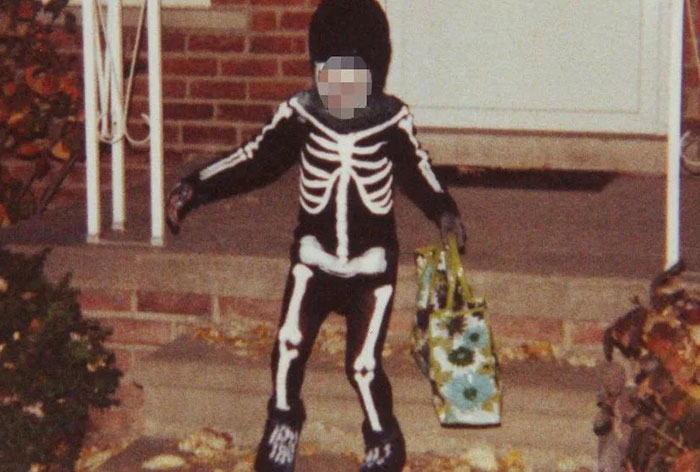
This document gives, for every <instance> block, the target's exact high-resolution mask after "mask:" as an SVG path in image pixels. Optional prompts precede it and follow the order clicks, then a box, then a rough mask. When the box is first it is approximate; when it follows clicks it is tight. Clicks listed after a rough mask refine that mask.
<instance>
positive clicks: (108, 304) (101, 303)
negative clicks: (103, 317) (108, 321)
mask: <svg viewBox="0 0 700 472" xmlns="http://www.w3.org/2000/svg"><path fill="white" fill-rule="evenodd" d="M78 300H79V302H80V306H81V308H82V309H83V310H109V311H129V310H131V292H127V291H122V290H103V289H83V290H81V291H80V296H79V298H78Z"/></svg>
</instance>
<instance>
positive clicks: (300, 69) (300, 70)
mask: <svg viewBox="0 0 700 472" xmlns="http://www.w3.org/2000/svg"><path fill="white" fill-rule="evenodd" d="M282 75H288V76H294V77H311V65H310V63H309V61H308V60H307V59H290V60H288V61H284V62H282Z"/></svg>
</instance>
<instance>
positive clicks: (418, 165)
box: [393, 113, 467, 251]
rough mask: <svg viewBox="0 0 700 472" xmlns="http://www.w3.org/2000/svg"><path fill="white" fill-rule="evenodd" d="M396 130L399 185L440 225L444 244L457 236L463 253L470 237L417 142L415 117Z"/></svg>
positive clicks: (428, 159) (454, 204) (407, 118)
mask: <svg viewBox="0 0 700 472" xmlns="http://www.w3.org/2000/svg"><path fill="white" fill-rule="evenodd" d="M397 128H398V129H397V136H396V140H395V145H394V146H393V149H394V162H395V163H396V164H397V168H396V174H397V177H398V182H399V184H400V185H401V187H402V189H403V191H404V193H405V194H406V196H407V197H408V198H409V199H411V201H413V202H414V203H415V204H416V205H417V206H418V207H419V208H420V209H421V210H422V211H423V213H425V215H426V216H427V217H428V218H430V219H431V220H432V221H434V222H435V223H436V224H438V226H439V227H440V232H441V235H442V238H443V241H445V242H447V239H448V237H449V236H450V235H452V236H455V237H456V239H457V244H458V245H459V249H460V251H461V250H464V246H465V245H466V242H467V235H466V232H465V230H464V226H463V225H462V220H461V217H460V214H459V210H458V208H457V204H456V203H455V201H454V199H453V198H452V196H451V195H450V194H449V193H448V192H447V189H445V187H444V186H443V185H442V183H441V182H440V181H439V179H438V178H437V176H436V175H435V172H434V170H433V167H432V165H431V162H430V156H429V155H428V152H427V151H426V150H425V149H423V148H422V147H421V145H420V143H419V142H418V139H417V138H416V129H415V126H414V124H413V116H412V115H411V114H410V113H409V114H407V115H406V117H405V118H403V119H402V120H401V121H400V122H399V123H398V127H397Z"/></svg>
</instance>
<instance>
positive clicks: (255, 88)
mask: <svg viewBox="0 0 700 472" xmlns="http://www.w3.org/2000/svg"><path fill="white" fill-rule="evenodd" d="M308 85H309V84H308V83H306V82H300V81H294V82H253V83H251V84H250V97H251V98H260V99H266V100H284V99H286V98H288V97H290V96H292V95H294V94H295V93H297V92H299V91H301V90H304V89H305V88H307V87H308Z"/></svg>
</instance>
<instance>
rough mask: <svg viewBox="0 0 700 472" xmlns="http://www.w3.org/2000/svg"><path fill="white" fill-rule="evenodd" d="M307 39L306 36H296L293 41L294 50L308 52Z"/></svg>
mask: <svg viewBox="0 0 700 472" xmlns="http://www.w3.org/2000/svg"><path fill="white" fill-rule="evenodd" d="M306 44H307V39H306V36H299V37H297V38H294V40H293V41H292V50H293V52H295V53H297V54H306V52H307V47H306Z"/></svg>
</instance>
